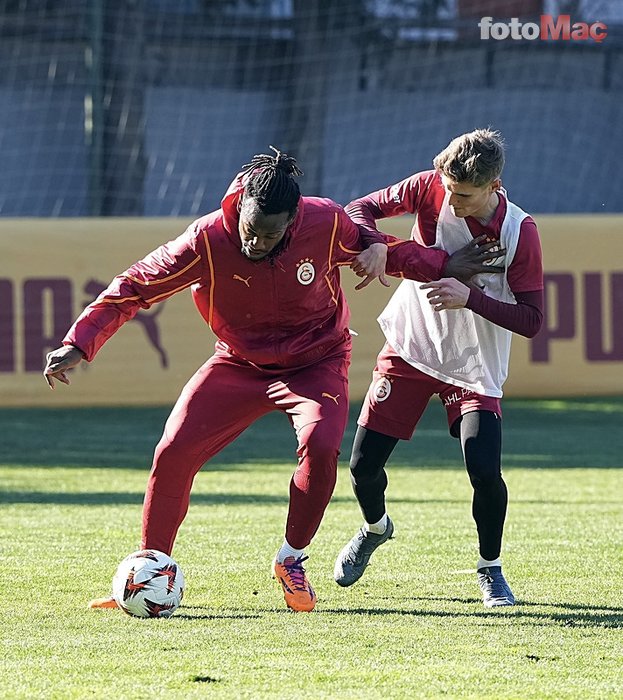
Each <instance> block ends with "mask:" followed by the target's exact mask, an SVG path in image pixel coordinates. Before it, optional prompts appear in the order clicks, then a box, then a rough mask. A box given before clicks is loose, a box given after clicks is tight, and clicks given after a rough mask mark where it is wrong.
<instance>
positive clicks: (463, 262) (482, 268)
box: [443, 234, 506, 283]
mask: <svg viewBox="0 0 623 700" xmlns="http://www.w3.org/2000/svg"><path fill="white" fill-rule="evenodd" d="M486 240H487V236H486V235H484V234H483V235H482V236H478V238H474V240H473V241H471V242H470V243H468V244H467V245H465V246H463V247H462V248H459V250H457V251H455V252H454V253H452V255H451V256H450V258H449V259H448V262H447V263H446V265H445V267H444V269H443V276H444V277H454V278H455V279H457V280H460V281H462V282H465V283H467V282H468V280H470V279H471V278H472V277H473V276H474V275H478V274H480V273H486V272H504V268H503V267H496V266H494V265H487V264H486V262H487V261H488V260H495V259H496V258H499V257H500V256H502V255H504V254H505V253H506V250H505V249H504V248H502V249H500V248H499V242H496V241H490V242H489V243H485V241H486Z"/></svg>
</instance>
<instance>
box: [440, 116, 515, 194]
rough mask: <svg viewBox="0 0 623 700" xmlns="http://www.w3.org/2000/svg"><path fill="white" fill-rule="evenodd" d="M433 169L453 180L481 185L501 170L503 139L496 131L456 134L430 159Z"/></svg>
mask: <svg viewBox="0 0 623 700" xmlns="http://www.w3.org/2000/svg"><path fill="white" fill-rule="evenodd" d="M433 165H434V166H435V170H437V172H438V173H440V174H441V175H445V176H446V177H448V178H449V179H450V180H452V181H453V182H468V183H469V184H471V185H474V186H475V187H483V186H484V185H488V184H489V183H490V182H492V181H493V180H496V179H497V178H499V177H500V175H501V174H502V170H503V168H504V140H503V138H502V134H500V132H499V131H494V130H493V129H476V130H475V131H471V132H470V133H469V134H463V135H462V136H457V137H456V138H455V139H453V140H452V141H451V142H450V143H449V144H448V145H447V146H446V148H444V150H443V151H441V153H439V154H438V155H437V156H436V157H435V160H433Z"/></svg>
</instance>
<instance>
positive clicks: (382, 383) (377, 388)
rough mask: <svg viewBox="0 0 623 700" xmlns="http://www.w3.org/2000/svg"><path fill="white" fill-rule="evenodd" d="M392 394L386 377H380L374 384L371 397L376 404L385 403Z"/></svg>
mask: <svg viewBox="0 0 623 700" xmlns="http://www.w3.org/2000/svg"><path fill="white" fill-rule="evenodd" d="M391 393H392V383H391V380H389V379H388V378H387V377H380V379H377V380H376V381H375V382H374V385H373V387H372V396H373V397H374V399H375V400H376V401H377V402H381V401H385V399H388V398H389V395H390V394H391Z"/></svg>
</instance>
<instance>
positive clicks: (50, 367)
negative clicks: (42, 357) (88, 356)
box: [43, 345, 84, 389]
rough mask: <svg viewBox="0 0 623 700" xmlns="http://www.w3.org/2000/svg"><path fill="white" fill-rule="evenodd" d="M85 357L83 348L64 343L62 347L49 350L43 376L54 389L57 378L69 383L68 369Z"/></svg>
mask: <svg viewBox="0 0 623 700" xmlns="http://www.w3.org/2000/svg"><path fill="white" fill-rule="evenodd" d="M83 358H84V355H83V354H82V350H78V348H76V347H74V346H73V345H62V346H61V347H60V348H56V350H52V352H49V353H48V354H47V355H46V365H45V369H44V370H43V376H44V377H45V381H46V382H47V383H48V386H49V387H50V389H54V380H55V379H58V381H59V382H62V383H63V384H69V383H70V382H69V377H68V376H67V374H66V372H67V370H68V369H71V368H72V367H75V366H76V365H78V364H80V362H81V360H82V359H83Z"/></svg>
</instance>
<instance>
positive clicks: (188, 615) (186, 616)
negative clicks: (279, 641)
mask: <svg viewBox="0 0 623 700" xmlns="http://www.w3.org/2000/svg"><path fill="white" fill-rule="evenodd" d="M184 610H185V612H183V613H180V612H176V613H175V619H176V620H192V621H193V622H194V621H195V620H258V619H260V618H261V617H262V616H261V615H260V614H259V613H258V614H257V615H245V614H242V613H240V614H236V615H228V614H225V613H223V614H219V613H213V614H211V615H208V614H207V613H198V614H197V613H192V612H189V611H190V610H192V608H184Z"/></svg>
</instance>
